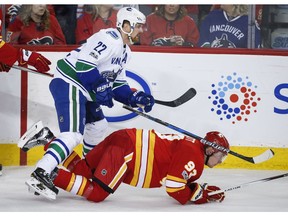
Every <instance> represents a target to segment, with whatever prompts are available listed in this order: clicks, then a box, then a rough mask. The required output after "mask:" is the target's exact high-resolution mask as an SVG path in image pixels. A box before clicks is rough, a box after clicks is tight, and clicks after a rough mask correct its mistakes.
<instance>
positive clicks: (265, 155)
mask: <svg viewBox="0 0 288 216" xmlns="http://www.w3.org/2000/svg"><path fill="white" fill-rule="evenodd" d="M123 108H125V109H127V110H130V111H131V112H134V113H137V114H138V115H140V116H143V117H145V118H147V119H150V120H152V121H154V122H157V123H159V124H162V125H164V126H166V127H168V128H171V129H173V130H175V131H178V132H180V133H183V134H185V135H187V136H190V137H192V138H194V139H197V140H199V141H200V142H201V143H203V144H206V145H209V146H211V147H213V148H216V149H218V150H220V151H224V152H227V153H229V154H232V155H234V156H235V157H238V158H241V159H242V160H245V161H248V162H250V163H253V164H257V163H262V162H264V161H267V160H269V159H270V158H272V157H273V156H274V152H273V151H272V150H271V149H268V150H266V151H265V152H264V153H262V154H261V155H258V156H256V157H247V156H244V155H241V154H238V153H236V152H234V151H232V150H230V149H227V148H225V147H223V146H219V145H218V144H216V143H213V142H210V141H208V140H205V139H203V138H201V137H199V136H197V135H195V134H193V133H190V132H188V131H186V130H184V129H181V128H179V127H176V126H174V125H172V124H169V123H167V122H165V121H162V120H160V119H158V118H155V117H152V116H150V115H147V114H146V113H143V112H141V111H139V110H135V109H133V108H132V107H129V106H127V105H123Z"/></svg>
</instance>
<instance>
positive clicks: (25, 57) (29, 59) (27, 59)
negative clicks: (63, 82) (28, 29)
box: [18, 48, 51, 73]
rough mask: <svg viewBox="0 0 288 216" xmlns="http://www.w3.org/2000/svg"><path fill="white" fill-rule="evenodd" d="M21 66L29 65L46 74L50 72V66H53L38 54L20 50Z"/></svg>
mask: <svg viewBox="0 0 288 216" xmlns="http://www.w3.org/2000/svg"><path fill="white" fill-rule="evenodd" d="M19 52H20V55H19V60H18V62H19V64H20V65H21V66H23V65H25V64H28V65H31V66H33V67H35V68H36V69H37V71H39V72H41V73H44V72H47V71H49V70H50V68H49V65H51V62H50V61H49V60H48V59H47V58H45V57H44V56H43V55H41V54H39V53H37V52H31V51H29V50H25V49H22V48H21V49H20V50H19Z"/></svg>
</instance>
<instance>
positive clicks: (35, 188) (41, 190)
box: [25, 177, 56, 200]
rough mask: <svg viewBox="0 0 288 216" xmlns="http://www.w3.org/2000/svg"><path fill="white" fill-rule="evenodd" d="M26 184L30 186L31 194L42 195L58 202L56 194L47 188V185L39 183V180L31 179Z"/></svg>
mask: <svg viewBox="0 0 288 216" xmlns="http://www.w3.org/2000/svg"><path fill="white" fill-rule="evenodd" d="M25 184H26V185H27V186H28V191H29V192H32V193H33V192H34V194H35V193H36V194H37V195H38V194H39V195H41V196H43V197H45V198H46V199H49V200H56V193H55V192H53V191H52V190H50V189H49V188H47V187H46V186H45V185H43V184H42V183H41V182H39V181H38V180H37V179H35V178H33V177H31V178H30V179H29V180H27V181H26V182H25Z"/></svg>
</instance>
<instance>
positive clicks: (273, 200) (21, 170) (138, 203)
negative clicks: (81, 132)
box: [0, 166, 288, 216]
mask: <svg viewBox="0 0 288 216" xmlns="http://www.w3.org/2000/svg"><path fill="white" fill-rule="evenodd" d="M33 170H34V167H32V166H21V167H3V175H2V176H0V212H8V213H9V212H138V213H141V212H159V213H160V212H167V213H168V212H183V213H184V212H186V213H187V212H188V213H189V212H191V213H189V215H191V216H193V215H195V214H196V213H195V212H278V213H279V212H282V213H283V212H287V211H288V177H284V178H280V179H276V180H272V181H269V182H262V183H259V184H258V183H257V184H252V185H251V186H248V187H244V188H240V189H236V190H233V191H230V192H227V193H226V198H225V200H224V201H223V202H222V203H208V204H203V205H192V204H186V205H180V204H179V203H178V202H177V201H175V200H174V199H173V198H170V197H169V196H168V195H167V194H166V192H165V189H164V188H157V189H142V188H135V187H132V186H129V185H125V184H122V185H120V187H119V188H118V190H117V191H116V192H115V193H114V194H113V195H110V196H109V197H108V198H107V199H106V200H104V201H103V202H101V203H93V202H89V201H87V200H85V199H84V198H82V197H79V196H75V195H72V194H70V193H68V192H66V191H63V190H61V189H60V192H59V194H58V196H57V199H56V200H55V201H49V200H47V199H45V198H43V197H40V196H35V195H33V194H31V193H29V192H28V188H27V186H26V185H25V181H26V180H27V179H28V178H29V176H30V173H31V172H32V171H33ZM284 173H287V171H271V170H269V171H268V170H265V171H263V170H243V169H209V168H206V169H205V170H204V173H203V175H202V176H201V178H200V179H199V181H198V182H202V183H204V182H207V183H210V184H211V185H217V186H219V187H220V188H221V189H225V188H230V187H232V186H236V185H240V184H243V183H247V182H251V181H254V180H259V179H262V178H267V177H271V176H276V175H280V174H284ZM193 212H194V213H193ZM138 213H137V214H138ZM181 214H182V213H181ZM285 214H287V213H285ZM1 215H2V214H1ZM61 215H62V214H61ZM77 215H79V214H77ZM93 215H95V216H97V214H93ZM113 215H114V214H113ZM145 215H147V214H145ZM173 215H175V214H173ZM209 215H210V214H209ZM241 215H243V214H241ZM269 215H271V214H269Z"/></svg>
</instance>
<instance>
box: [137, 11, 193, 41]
mask: <svg viewBox="0 0 288 216" xmlns="http://www.w3.org/2000/svg"><path fill="white" fill-rule="evenodd" d="M146 25H147V30H146V31H144V33H143V34H142V35H141V36H140V38H141V39H140V43H141V45H151V44H152V42H153V41H154V40H157V39H162V38H166V39H167V38H170V37H171V36H173V35H180V36H182V38H183V39H184V42H185V43H186V44H187V43H190V44H192V46H196V45H197V43H198V40H199V31H198V28H197V26H196V24H195V22H194V21H193V19H192V18H191V17H189V16H188V15H187V16H185V17H183V18H182V19H177V20H175V21H168V20H166V19H165V18H163V17H161V16H159V15H156V14H155V13H153V14H151V15H149V16H147V22H146ZM164 40H165V39H164Z"/></svg>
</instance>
